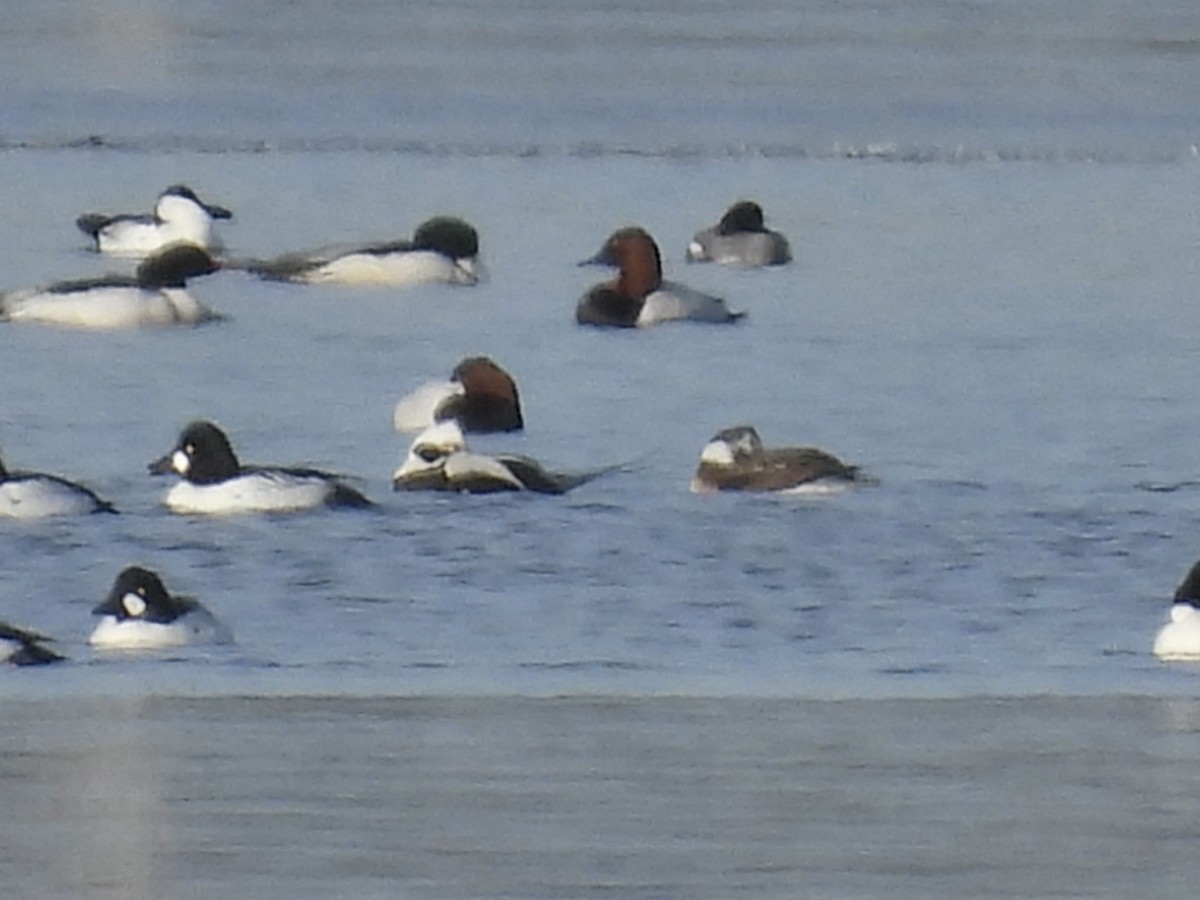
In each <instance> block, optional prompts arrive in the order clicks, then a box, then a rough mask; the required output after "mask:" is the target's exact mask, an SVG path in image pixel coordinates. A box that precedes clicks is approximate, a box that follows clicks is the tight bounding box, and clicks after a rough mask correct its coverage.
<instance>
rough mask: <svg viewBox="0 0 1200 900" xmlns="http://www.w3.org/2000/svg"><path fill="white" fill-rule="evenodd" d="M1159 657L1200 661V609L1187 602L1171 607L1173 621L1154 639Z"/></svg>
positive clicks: (1155, 652) (1155, 650)
mask: <svg viewBox="0 0 1200 900" xmlns="http://www.w3.org/2000/svg"><path fill="white" fill-rule="evenodd" d="M1154 655H1155V656H1157V657H1158V658H1159V659H1167V660H1192V661H1200V610H1197V609H1196V608H1195V607H1194V606H1191V605H1190V604H1187V603H1176V604H1174V605H1173V606H1172V607H1171V621H1170V622H1168V623H1167V624H1166V625H1164V626H1163V627H1162V629H1161V630H1160V631H1159V632H1158V636H1157V637H1156V638H1155V639H1154Z"/></svg>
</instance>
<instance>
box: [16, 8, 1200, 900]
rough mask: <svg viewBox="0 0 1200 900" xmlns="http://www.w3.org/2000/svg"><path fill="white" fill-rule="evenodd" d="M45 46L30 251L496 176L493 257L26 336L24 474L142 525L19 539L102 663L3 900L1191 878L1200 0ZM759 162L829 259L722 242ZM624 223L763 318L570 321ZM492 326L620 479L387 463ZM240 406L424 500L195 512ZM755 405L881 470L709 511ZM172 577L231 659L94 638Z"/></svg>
mask: <svg viewBox="0 0 1200 900" xmlns="http://www.w3.org/2000/svg"><path fill="white" fill-rule="evenodd" d="M0 57H2V58H3V59H4V60H5V61H6V62H7V63H8V67H9V68H10V69H11V71H10V73H9V77H8V81H7V84H6V89H5V92H4V93H3V95H2V99H0V148H3V152H2V153H0V184H2V185H3V194H2V196H3V198H4V200H3V209H4V210H5V213H6V214H5V216H4V217H3V218H2V220H0V246H3V247H4V248H5V250H4V255H3V259H4V271H3V280H2V284H3V286H4V287H9V286H12V287H16V286H24V285H28V284H34V283H39V282H44V281H47V280H52V279H54V278H58V277H69V276H80V275H87V274H92V273H97V272H101V271H104V270H105V269H107V268H114V267H116V268H119V267H120V265H121V264H120V263H108V262H106V261H104V260H101V259H98V258H96V257H95V256H94V255H92V254H89V253H87V252H86V251H85V250H84V249H83V248H84V243H83V241H82V240H81V236H80V235H78V233H77V232H76V231H75V229H74V226H73V225H72V220H73V219H74V217H75V216H76V215H77V214H78V213H80V212H83V211H85V210H111V211H136V210H140V209H146V208H148V207H149V205H150V204H151V203H152V201H153V198H154V196H155V195H156V194H157V192H158V191H159V190H161V189H162V188H163V187H164V186H166V185H167V184H169V183H172V182H175V181H185V182H187V183H188V184H190V185H192V186H193V187H194V188H196V189H197V190H198V191H199V192H200V193H201V194H202V195H203V196H205V197H206V198H211V199H212V200H214V201H216V202H220V203H223V204H225V205H227V206H230V207H232V208H233V209H234V211H235V213H236V216H237V219H236V222H235V223H233V224H231V225H230V226H228V227H227V228H225V230H224V232H223V233H224V235H225V237H226V239H227V242H228V244H229V253H230V255H233V256H241V255H257V254H269V253H273V252H278V251H282V250H289V249H296V248H299V247H305V246H311V245H317V244H321V243H325V242H329V241H338V240H347V239H354V238H364V239H373V238H382V237H392V236H398V235H401V234H405V233H408V232H410V231H411V229H412V227H413V226H414V225H415V224H417V223H418V222H419V221H420V220H422V219H423V218H426V217H428V216H430V215H434V214H438V213H453V214H458V215H462V216H464V217H466V218H468V219H469V220H471V221H472V222H473V223H475V224H476V225H477V226H478V227H479V229H480V232H481V234H482V241H483V247H484V255H485V257H486V260H487V264H488V267H489V269H490V273H491V278H490V280H489V281H488V283H486V284H485V285H482V286H480V287H478V288H474V289H469V290H454V289H448V288H441V287H430V288H422V289H418V290H413V291H408V292H399V291H387V290H384V291H365V290H364V291H356V290H334V289H321V288H300V287H290V286H281V285H268V284H262V283H259V282H256V281H254V280H252V279H250V278H247V277H244V276H241V275H237V274H234V273H221V274H220V275H218V276H215V277H212V278H208V279H205V280H202V281H199V282H197V283H196V284H195V285H194V291H195V293H196V295H197V296H199V297H201V298H202V299H204V300H205V301H207V302H209V303H211V305H213V306H214V307H216V308H218V309H220V310H222V311H224V312H226V313H228V314H229V315H230V316H231V321H230V322H228V323H225V324H222V325H219V326H215V327H209V328H204V329H198V330H194V331H181V332H171V333H160V332H149V333H144V334H122V335H94V334H74V333H68V332H57V331H52V330H36V329H29V328H24V329H22V328H4V329H2V330H0V367H2V369H0V371H2V373H3V379H4V383H5V385H6V387H7V390H6V391H5V395H4V396H5V399H4V403H3V410H2V415H0V448H2V449H3V452H4V457H5V460H6V461H7V462H8V463H9V464H10V465H12V466H15V467H33V468H39V469H43V470H48V471H54V472H59V473H62V474H67V475H71V476H74V477H77V478H79V479H82V480H85V481H86V482H88V483H89V484H91V485H92V486H93V487H95V488H96V489H97V490H99V491H100V492H101V493H103V494H104V495H106V496H108V497H110V498H111V499H113V500H114V501H115V502H116V503H117V504H118V505H119V507H120V508H121V510H122V515H121V516H120V517H99V518H93V519H87V520H82V521H74V520H73V521H63V522H55V523H49V524H33V525H30V524H28V523H10V524H3V523H0V562H2V564H3V571H4V572H5V578H4V586H3V592H2V595H0V615H2V616H3V617H5V618H7V619H10V620H12V621H14V622H18V623H21V624H24V625H26V626H29V627H34V628H38V629H40V630H44V631H46V632H49V633H51V634H54V635H56V636H57V637H58V638H59V639H60V642H61V645H62V647H63V649H64V650H65V652H67V653H68V654H69V655H71V656H72V658H73V662H72V663H71V664H70V665H67V666H62V667H58V668H56V669H53V670H46V671H36V672H30V671H20V672H7V673H3V675H4V677H3V678H2V679H0V696H3V697H4V703H5V711H6V714H5V725H4V726H3V728H2V729H0V748H2V751H3V752H2V754H0V767H2V768H0V779H3V783H4V785H5V791H4V793H3V795H4V802H5V807H4V811H5V817H4V821H5V823H6V824H5V825H4V826H2V827H0V836H2V837H3V840H0V880H2V881H3V882H4V883H5V884H6V885H8V886H9V892H10V895H12V896H30V897H33V896H38V897H46V896H113V897H117V896H136V897H171V896H196V897H202V896H246V897H250V896H254V897H271V896H279V897H284V896H287V897H305V896H330V895H334V896H411V897H418V898H419V897H579V896H601V895H603V896H616V897H689V898H692V897H728V896H731V895H737V896H747V897H751V896H753V897H763V896H775V897H797V896H811V897H877V896H889V897H962V896H987V897H992V896H994V897H1041V896H1050V895H1064V896H1087V897H1096V896H1111V897H1129V896H1179V897H1183V896H1190V895H1191V892H1190V891H1189V890H1188V889H1187V888H1188V884H1189V881H1190V883H1192V884H1194V883H1195V878H1196V877H1197V876H1198V875H1200V865H1198V864H1197V863H1196V861H1195V854H1194V852H1192V848H1193V847H1194V846H1195V840H1196V838H1197V836H1198V835H1197V830H1198V827H1197V814H1198V813H1200V802H1198V801H1197V799H1196V796H1197V795H1196V788H1197V785H1196V784H1195V775H1194V769H1195V767H1194V761H1195V760H1196V759H1197V757H1198V756H1200V738H1198V729H1200V725H1198V720H1197V713H1196V709H1195V706H1194V703H1193V701H1192V699H1191V698H1192V697H1194V696H1195V694H1196V692H1197V688H1198V687H1200V681H1198V677H1200V671H1197V669H1195V668H1193V667H1189V666H1167V665H1162V664H1159V663H1157V662H1156V661H1155V660H1154V659H1153V658H1152V657H1151V656H1150V654H1149V648H1150V645H1151V642H1152V640H1153V636H1154V632H1155V631H1156V629H1157V628H1158V627H1159V625H1160V624H1161V622H1162V621H1163V620H1164V617H1165V615H1166V607H1167V602H1168V599H1169V596H1170V593H1171V591H1172V590H1173V588H1174V587H1175V585H1176V584H1177V583H1178V581H1179V580H1180V579H1181V578H1182V577H1183V574H1184V573H1185V572H1186V570H1187V568H1188V567H1189V566H1190V565H1191V564H1192V562H1193V561H1194V560H1195V558H1196V557H1197V556H1200V477H1198V476H1200V449H1198V448H1200V441H1198V440H1197V430H1198V428H1197V426H1196V425H1195V422H1196V416H1195V410H1196V404H1195V403H1194V401H1193V396H1194V394H1195V392H1196V374H1195V373H1196V369H1197V365H1196V363H1197V351H1198V349H1200V312H1198V311H1197V307H1196V304H1195V303H1194V301H1193V298H1192V293H1193V291H1194V285H1195V283H1196V280H1197V279H1196V275H1197V268H1198V267H1197V262H1196V259H1197V253H1198V251H1200V222H1198V220H1197V215H1196V212H1195V208H1196V198H1197V196H1200V191H1198V188H1200V162H1198V161H1197V159H1196V156H1197V153H1196V145H1197V142H1198V141H1200V105H1198V104H1197V103H1196V88H1195V86H1196V85H1197V84H1200V11H1197V10H1196V9H1195V8H1194V7H1193V5H1191V4H1187V3H1178V4H1168V3H1152V4H1143V3H1134V2H1121V3H1099V4H1091V3H1087V4H1084V3H1061V4H1060V3H1049V2H1045V3H1033V4H1028V3H1020V4H1018V3H934V2H918V3H895V4H878V3H863V4H843V3H827V4H821V3H803V4H784V3H779V4H772V3H768V2H750V3H744V4H739V5H738V6H737V7H736V8H731V7H729V6H728V5H727V4H705V3H691V4H653V3H646V4H635V3H618V4H606V5H604V6H603V7H596V6H592V5H587V4H578V3H517V2H507V0H501V2H494V3H435V4H425V5H419V4H411V5H410V4H402V3H401V4H397V3H351V4H339V5H337V6H336V7H335V6H334V5H332V4H318V3H292V4H283V3H257V4H255V3H251V4H232V3H227V4H212V5H196V4H191V5H185V4H171V3H165V4H155V3H132V2H131V3H107V4H106V3H98V4H89V5H86V6H84V5H82V4H73V3H48V4H42V5H38V6H36V7H30V8H27V9H19V10H14V11H11V14H10V15H9V17H8V18H7V19H6V21H5V23H4V25H3V27H2V28H0ZM740 197H752V198H755V199H758V200H759V201H760V202H762V203H763V204H764V206H765V208H766V211H767V215H768V218H769V219H770V221H771V223H772V224H773V225H774V226H775V227H778V228H780V229H781V230H783V231H784V232H785V233H787V234H788V235H789V236H790V238H791V240H792V243H793V247H794V249H795V251H796V256H797V260H796V263H795V264H794V265H793V266H791V267H788V268H786V269H781V270H776V271H767V272H731V271H728V270H724V269H718V268H712V267H697V266H685V265H684V264H683V263H682V262H681V260H682V255H683V248H684V246H685V245H686V242H687V240H688V238H689V237H690V236H691V234H692V232H693V231H694V230H696V229H697V228H699V227H701V226H703V225H705V224H708V223H710V222H711V221H714V220H715V219H716V217H717V216H718V215H719V214H720V212H721V211H722V210H723V209H724V208H725V206H727V205H728V203H729V202H731V201H732V200H734V199H738V198H740ZM631 222H637V223H640V224H643V225H645V226H646V227H647V228H649V229H650V230H651V232H652V233H653V234H654V235H655V236H656V237H657V238H658V240H659V243H660V245H661V246H662V247H663V251H664V256H665V258H666V260H667V268H668V270H669V275H671V276H674V277H677V278H679V279H680V280H684V281H687V282H688V283H691V284H693V285H695V286H698V287H702V288H708V289H711V290H713V291H714V292H720V293H723V294H724V295H725V296H727V297H728V298H729V300H730V302H731V304H732V305H733V306H734V307H736V308H742V309H746V310H748V312H749V315H748V318H747V320H746V321H745V322H744V323H742V324H741V325H739V326H738V327H735V328H708V327H699V326H697V327H692V326H686V325H681V326H674V327H663V328H659V329H657V330H654V331H652V332H649V333H643V334H626V333H621V334H608V333H599V332H595V331H585V330H582V329H579V328H577V327H576V326H575V324H574V322H573V317H572V312H573V307H574V302H575V299H576V298H577V297H578V295H579V294H580V293H581V292H582V291H583V290H584V289H585V288H586V287H587V286H588V285H589V284H591V283H593V282H594V281H597V280H600V279H601V278H602V277H605V275H604V273H602V272H601V271H599V270H594V269H579V268H576V267H575V265H574V262H575V261H576V260H578V259H580V258H582V257H584V256H586V255H589V254H590V253H591V252H593V251H594V250H595V249H596V247H597V246H598V245H599V243H600V241H601V240H602V239H603V238H604V237H605V235H606V234H607V233H608V232H609V231H611V230H612V229H613V228H614V227H617V226H619V225H623V224H627V223H631ZM468 353H488V354H490V355H492V356H494V357H495V358H496V359H497V360H499V361H500V362H501V363H502V364H504V365H506V366H507V367H508V368H509V369H510V370H511V371H513V372H514V373H515V375H516V376H517V378H518V380H519V383H520V387H521V392H522V398H523V401H524V405H525V411H526V419H527V423H528V425H527V431H526V432H525V434H523V435H520V436H503V437H501V436H495V437H487V438H475V439H474V440H473V442H472V443H473V444H474V445H476V446H477V447H479V448H480V449H483V450H498V449H510V448H511V449H517V450H520V451H523V452H527V453H531V454H533V455H536V456H538V457H539V458H541V459H543V460H544V461H546V462H548V463H551V464H554V465H557V466H561V467H565V468H588V467H590V466H593V465H605V464H610V463H626V464H627V465H625V466H624V467H623V468H622V469H621V470H620V471H618V472H614V473H613V474H611V475H609V476H607V477H605V478H603V479H601V480H599V481H597V482H594V483H593V484H590V485H587V486H585V487H583V488H580V489H579V490H578V491H576V492H574V493H572V494H571V495H569V496H567V497H565V498H542V497H536V498H531V497H519V496H518V497H491V498H458V497H434V496H428V497H423V496H416V495H402V496H395V495H392V494H391V493H390V492H389V490H388V476H389V474H390V472H391V470H392V468H393V467H394V466H395V465H396V463H397V462H398V461H399V459H400V458H401V457H402V455H403V453H404V450H405V447H406V446H407V443H408V439H407V438H406V437H403V436H400V435H396V434H394V433H393V432H392V431H391V425H390V418H391V408H392V405H393V404H394V402H395V400H396V399H397V398H398V397H399V396H400V395H401V394H403V393H404V392H405V391H406V390H408V389H409V388H411V387H413V386H415V385H416V384H417V383H419V382H420V381H422V380H424V379H426V378H429V377H435V376H440V375H443V374H446V373H448V372H449V370H450V368H451V367H452V366H453V364H454V363H455V362H456V361H457V360H458V359H459V358H460V357H461V356H463V355H465V354H468ZM197 416H205V417H210V418H213V419H215V420H217V421H219V422H220V423H222V424H223V425H224V426H225V427H226V428H227V429H228V430H229V431H230V433H231V435H232V437H233V440H234V442H235V446H236V447H237V449H238V450H239V451H240V453H241V455H242V456H243V458H244V459H245V460H247V461H252V462H294V463H298V462H304V463H311V464H318V465H322V466H327V467H331V468H335V469H337V470H339V471H344V472H348V473H352V474H355V475H358V476H360V478H361V482H360V484H361V486H362V487H363V489H364V490H365V491H366V492H367V493H368V494H370V495H371V496H372V497H374V498H375V499H376V500H378V501H379V502H380V504H381V509H380V510H379V511H378V512H377V513H371V514H365V515H358V514H353V513H349V514H328V515H324V514H322V515H312V516H301V517H292V518H286V519H257V518H247V519H236V520H231V521H198V520H193V519H188V518H181V517H174V516H171V515H168V514H167V513H166V512H165V511H163V510H162V509H161V507H160V506H159V505H158V504H159V500H160V498H161V495H162V492H163V491H164V490H165V488H166V485H165V484H164V483H163V482H161V481H158V480H155V479H151V478H150V477H148V476H147V475H146V474H145V470H144V466H145V463H146V462H148V461H149V460H151V459H153V458H156V457H157V456H158V455H160V454H161V453H162V452H164V451H165V450H167V449H168V448H169V447H170V445H171V444H172V442H173V440H174V438H175V436H176V433H177V432H178V430H179V428H180V427H181V426H182V425H183V424H184V423H185V422H186V421H188V420H189V419H191V418H194V417H197ZM738 422H749V423H753V424H755V425H756V426H757V427H758V428H759V430H760V431H761V432H762V434H763V436H764V438H765V439H766V440H767V441H768V442H769V443H814V444H818V445H820V446H823V447H825V448H827V449H830V450H832V451H834V452H836V453H838V454H839V455H842V456H843V457H845V458H847V459H849V460H852V461H855V462H858V463H860V464H862V465H864V466H865V467H866V468H867V469H868V470H870V471H871V472H872V473H873V474H874V475H876V476H877V477H878V478H879V479H880V484H879V486H878V487H874V488H871V489H868V490H862V491H860V492H857V493H854V494H849V495H845V496H841V497H837V498H830V499H825V500H821V501H797V500H795V499H791V500H788V499H782V500H781V499H780V498H769V497H766V498H764V497H724V496H722V497H697V496H694V495H691V494H689V493H688V492H687V482H688V479H689V477H690V475H691V473H692V470H693V468H694V466H695V462H696V458H697V455H698V453H699V450H700V447H701V446H702V445H703V443H704V442H705V441H706V440H707V439H708V437H709V436H710V435H711V434H712V433H713V432H715V431H716V430H718V429H719V428H722V427H725V426H728V425H731V424H735V423H738ZM131 562H140V563H143V564H147V565H150V566H152V567H155V568H157V569H159V570H160V571H162V573H163V574H164V576H165V577H166V580H167V583H168V585H170V586H171V587H173V588H175V589H177V590H179V591H183V592H188V593H193V594H196V595H198V596H200V597H201V598H202V599H203V600H204V601H205V602H206V603H207V604H208V605H209V606H210V607H211V608H212V609H213V610H214V611H215V612H216V613H217V614H218V615H220V616H222V617H223V618H224V619H226V620H227V621H228V622H229V623H230V625H231V626H232V627H233V629H234V631H235V633H236V635H237V639H238V640H237V644H236V646H235V647H233V648H230V649H227V650H221V651H210V650H205V649H195V650H189V651H187V652H184V653H180V654H172V655H171V656H170V657H169V658H133V659H130V658H125V657H115V658H114V657H111V656H100V655H96V654H93V653H92V652H91V651H90V650H89V649H88V648H87V646H86V644H85V640H86V636H87V634H88V632H89V630H90V628H91V626H92V622H91V617H90V616H89V610H90V608H91V607H92V606H93V605H94V604H95V603H96V602H98V600H99V599H100V598H101V597H102V596H103V594H104V592H105V591H106V590H107V588H108V586H109V584H110V582H111V580H112V578H113V577H114V575H115V574H116V572H117V571H118V570H119V569H120V568H121V567H122V566H123V565H126V564H128V563H131ZM314 696H316V697H320V698H324V699H319V700H310V699H304V698H309V697H314ZM983 698H1001V699H983ZM72 861H73V862H72Z"/></svg>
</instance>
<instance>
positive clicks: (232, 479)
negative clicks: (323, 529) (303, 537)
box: [148, 420, 374, 515]
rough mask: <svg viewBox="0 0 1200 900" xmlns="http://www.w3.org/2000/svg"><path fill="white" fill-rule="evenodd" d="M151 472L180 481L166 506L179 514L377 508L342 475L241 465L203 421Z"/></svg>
mask: <svg viewBox="0 0 1200 900" xmlns="http://www.w3.org/2000/svg"><path fill="white" fill-rule="evenodd" d="M148 468H149V470H150V473H151V474H152V475H165V474H169V473H172V472H173V473H175V474H176V475H179V476H180V477H181V478H182V480H181V481H180V482H179V483H178V484H176V485H175V486H174V487H173V488H171V489H170V490H169V491H168V492H167V494H166V497H165V498H164V501H163V502H164V504H165V505H166V507H167V508H168V509H170V510H171V511H173V512H178V513H188V514H205V515H224V514H236V513H284V512H298V511H301V510H308V509H317V508H321V507H351V508H364V507H369V506H373V505H374V504H373V503H372V502H371V501H370V500H368V499H367V498H366V497H364V496H363V495H362V494H361V493H359V492H358V491H357V490H355V489H354V488H352V487H350V486H349V485H347V484H346V483H345V482H344V481H343V480H342V479H341V477H340V476H337V475H333V474H331V473H329V472H322V471H320V470H319V469H309V468H299V467H285V466H243V465H242V464H241V463H240V462H239V461H238V458H237V456H236V455H235V454H234V452H233V447H232V445H231V444H230V442H229V438H228V437H226V435H225V432H224V431H222V430H221V429H220V427H218V426H217V425H215V424H214V423H212V422H209V421H204V420H198V421H195V422H192V423H190V424H189V425H187V426H186V427H185V428H184V429H183V431H182V432H181V433H180V435H179V440H178V441H177V442H176V444H175V447H174V449H173V450H171V452H169V453H168V454H166V455H165V456H163V457H162V458H161V459H158V460H155V461H154V462H152V463H150V464H149V467H148Z"/></svg>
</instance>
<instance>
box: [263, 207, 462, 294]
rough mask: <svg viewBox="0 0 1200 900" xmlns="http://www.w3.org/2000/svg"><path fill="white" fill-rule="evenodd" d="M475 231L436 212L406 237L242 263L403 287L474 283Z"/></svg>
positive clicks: (277, 274)
mask: <svg viewBox="0 0 1200 900" xmlns="http://www.w3.org/2000/svg"><path fill="white" fill-rule="evenodd" d="M478 256H479V233H478V232H477V231H476V230H475V229H474V227H472V226H471V225H469V224H468V223H466V222H464V221H463V220H462V219H456V218H453V217H451V216H438V217H436V218H433V219H429V220H428V221H426V222H423V223H422V224H421V225H420V226H418V228H417V230H416V231H415V232H413V236H412V239H411V240H407V239H406V240H398V241H388V242H384V243H375V244H366V245H363V246H346V245H341V246H335V247H325V248H321V249H319V250H309V251H301V252H298V253H286V254H284V255H283V256H278V257H276V258H275V259H269V260H255V261H251V262H248V263H244V264H242V265H243V267H244V268H246V269H247V270H248V271H251V272H254V273H256V274H257V275H259V276H261V277H262V278H267V279H270V280H274V281H290V282H297V283H301V284H349V285H383V286H392V287H406V286H411V285H418V284H476V283H477V282H478V281H479V280H480V278H481V275H482V269H481V267H480V265H479V262H478Z"/></svg>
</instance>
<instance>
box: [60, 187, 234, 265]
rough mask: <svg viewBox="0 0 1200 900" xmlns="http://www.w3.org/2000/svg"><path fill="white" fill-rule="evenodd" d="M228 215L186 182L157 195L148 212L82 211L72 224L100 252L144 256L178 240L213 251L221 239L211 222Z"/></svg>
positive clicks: (229, 216)
mask: <svg viewBox="0 0 1200 900" xmlns="http://www.w3.org/2000/svg"><path fill="white" fill-rule="evenodd" d="M231 218H233V213H231V212H230V211H229V210H228V209H226V208H225V207H223V206H217V205H216V204H213V203H205V202H204V201H203V200H201V199H200V198H199V197H198V196H197V195H196V192H195V191H193V190H192V189H191V188H190V187H188V186H187V185H184V184H173V185H171V186H170V187H169V188H167V189H166V190H165V191H163V192H162V193H161V194H159V195H158V201H157V202H156V203H155V204H154V212H153V213H151V214H141V213H138V214H130V213H122V214H119V215H115V216H114V215H106V214H104V213H84V214H83V215H81V216H80V217H79V218H77V219H76V220H75V225H76V227H77V228H78V229H79V230H80V231H82V232H83V233H84V234H86V235H87V236H88V237H90V238H91V239H92V242H93V249H95V250H96V251H98V252H100V253H109V254H112V255H115V256H147V255H149V254H151V253H155V252H157V251H159V250H161V249H162V248H163V247H166V246H168V245H170V244H174V243H176V242H178V241H185V242H187V243H189V244H195V245H196V246H197V247H202V248H204V249H205V250H209V251H211V252H214V253H215V252H217V251H219V250H220V249H221V241H220V239H219V238H218V236H217V234H216V230H215V229H214V227H213V226H214V223H215V222H217V221H218V220H222V219H231Z"/></svg>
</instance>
